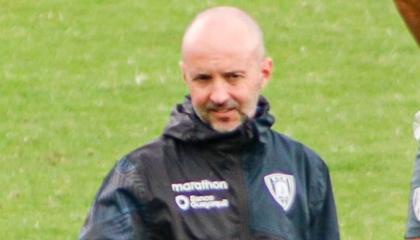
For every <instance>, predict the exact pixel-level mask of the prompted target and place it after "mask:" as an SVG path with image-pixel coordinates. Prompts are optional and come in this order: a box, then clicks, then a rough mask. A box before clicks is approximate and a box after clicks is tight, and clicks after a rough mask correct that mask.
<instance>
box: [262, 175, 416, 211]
mask: <svg viewBox="0 0 420 240" xmlns="http://www.w3.org/2000/svg"><path fill="white" fill-rule="evenodd" d="M264 181H265V185H266V186H267V188H268V190H269V191H270V193H271V196H273V198H274V200H276V202H277V203H278V204H279V205H280V206H281V207H282V208H283V209H284V211H287V210H289V208H290V207H291V206H292V204H293V201H294V200H295V195H296V184H295V178H294V177H293V175H289V174H283V173H273V174H270V175H267V176H265V177H264ZM419 193H420V192H419ZM419 196H420V195H419Z"/></svg>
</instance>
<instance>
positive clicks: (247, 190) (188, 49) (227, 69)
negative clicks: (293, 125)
mask: <svg viewBox="0 0 420 240" xmlns="http://www.w3.org/2000/svg"><path fill="white" fill-rule="evenodd" d="M181 67H182V71H183V75H184V80H185V83H186V84H187V86H188V88H189V92H190V96H188V97H187V98H186V100H185V102H184V103H183V104H180V105H178V106H177V107H176V108H175V109H174V111H173V112H172V115H171V120H170V122H169V124H168V126H167V127H166V129H165V131H164V133H163V135H162V136H161V137H160V138H158V139H157V140H155V141H154V142H152V143H150V144H148V145H146V146H143V147H141V148H139V149H137V150H135V151H133V152H132V153H130V154H128V155H127V156H125V157H124V158H123V159H122V160H120V161H119V162H118V163H117V165H116V166H115V167H114V169H113V170H112V171H111V173H110V174H109V175H108V176H107V178H106V179H105V181H104V183H103V185H102V187H101V188H100V190H99V193H98V194H97V197H96V200H95V203H94V205H93V207H92V209H91V212H90V214H89V216H88V219H87V220H86V223H85V226H84V228H83V229H82V232H81V235H80V238H81V239H178V240H188V239H208V240H210V239H212V240H213V239H214V240H221V239H225V240H232V239H241V240H248V239H290V240H300V239H302V240H303V239H311V240H335V239H339V232H338V224H337V217H336V209H335V203H334V198H333V193H332V189H331V183H330V177H329V173H328V169H327V167H326V165H325V164H324V162H323V161H322V160H321V159H320V158H319V156H318V155H317V154H315V153H314V152H313V151H312V150H310V149H309V148H307V147H305V146H304V145H302V144H301V143H298V142H296V141H293V140H291V139H289V138H287V137H285V136H283V135H281V134H279V133H277V132H275V131H273V130H271V129H270V127H271V126H272V124H273V123H274V118H273V117H272V116H271V115H270V114H269V113H268V110H269V104H268V102H267V100H266V99H265V98H263V97H262V96H260V92H261V90H262V89H263V88H264V87H265V86H266V84H267V83H268V81H269V79H270V77H271V74H272V60H271V59H270V58H267V57H266V56H265V49H264V44H263V35H262V32H261V30H260V28H259V26H258V25H257V23H256V22H255V21H254V20H253V19H252V18H251V17H250V16H248V15H247V14H246V13H244V12H243V11H241V10H239V9H237V8H232V7H216V8H211V9H208V10H206V11H204V12H202V13H201V14H199V15H198V16H197V17H196V18H195V20H194V21H193V22H192V24H191V25H190V26H189V28H188V29H187V31H186V33H185V35H184V39H183V42H182V63H181Z"/></svg>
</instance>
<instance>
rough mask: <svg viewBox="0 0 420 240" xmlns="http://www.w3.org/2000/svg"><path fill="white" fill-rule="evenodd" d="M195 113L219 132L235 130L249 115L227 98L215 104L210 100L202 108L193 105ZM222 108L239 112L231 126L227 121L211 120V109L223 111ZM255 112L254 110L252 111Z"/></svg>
mask: <svg viewBox="0 0 420 240" xmlns="http://www.w3.org/2000/svg"><path fill="white" fill-rule="evenodd" d="M193 108H194V111H195V113H196V114H197V116H198V117H199V118H200V119H201V121H203V122H204V123H207V124H209V125H210V126H211V127H212V128H213V129H214V130H215V131H217V132H220V133H228V132H232V131H235V130H236V129H237V128H238V127H239V126H241V125H242V123H244V122H245V121H246V120H247V119H248V118H249V117H248V115H247V114H246V113H244V112H243V111H241V109H240V107H239V104H238V103H237V102H236V101H234V100H229V101H228V102H226V103H224V104H215V103H213V102H210V103H208V104H206V105H205V107H204V109H203V108H199V107H195V106H193ZM223 110H234V111H236V112H237V114H239V122H238V123H237V124H235V125H233V126H229V125H228V124H227V123H226V124H223V123H221V122H222V121H217V120H216V121H211V119H212V117H211V112H212V111H223ZM253 112H255V111H253Z"/></svg>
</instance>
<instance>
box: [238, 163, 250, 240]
mask: <svg viewBox="0 0 420 240" xmlns="http://www.w3.org/2000/svg"><path fill="white" fill-rule="evenodd" d="M237 163H238V165H239V166H238V167H236V169H237V173H236V174H237V176H238V178H239V184H240V185H239V188H238V193H239V194H238V195H239V196H240V197H239V199H238V207H239V212H240V214H241V225H240V227H241V232H240V236H241V238H240V240H250V239H251V237H250V229H249V206H248V191H247V189H248V187H247V183H246V177H245V170H244V169H243V167H242V164H241V161H240V159H238V161H237ZM242 236H243V237H244V238H243V239H242Z"/></svg>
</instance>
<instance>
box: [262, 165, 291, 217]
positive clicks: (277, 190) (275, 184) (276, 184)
mask: <svg viewBox="0 0 420 240" xmlns="http://www.w3.org/2000/svg"><path fill="white" fill-rule="evenodd" d="M264 181H265V185H266V186H267V188H268V190H269V191H270V193H271V196H273V198H274V200H276V202H277V203H278V204H279V205H280V206H281V207H282V208H283V209H284V211H287V210H289V209H290V207H291V206H292V204H293V202H294V200H295V195H296V183H295V178H294V177H293V175H289V174H284V173H273V174H270V175H267V176H265V177H264Z"/></svg>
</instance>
